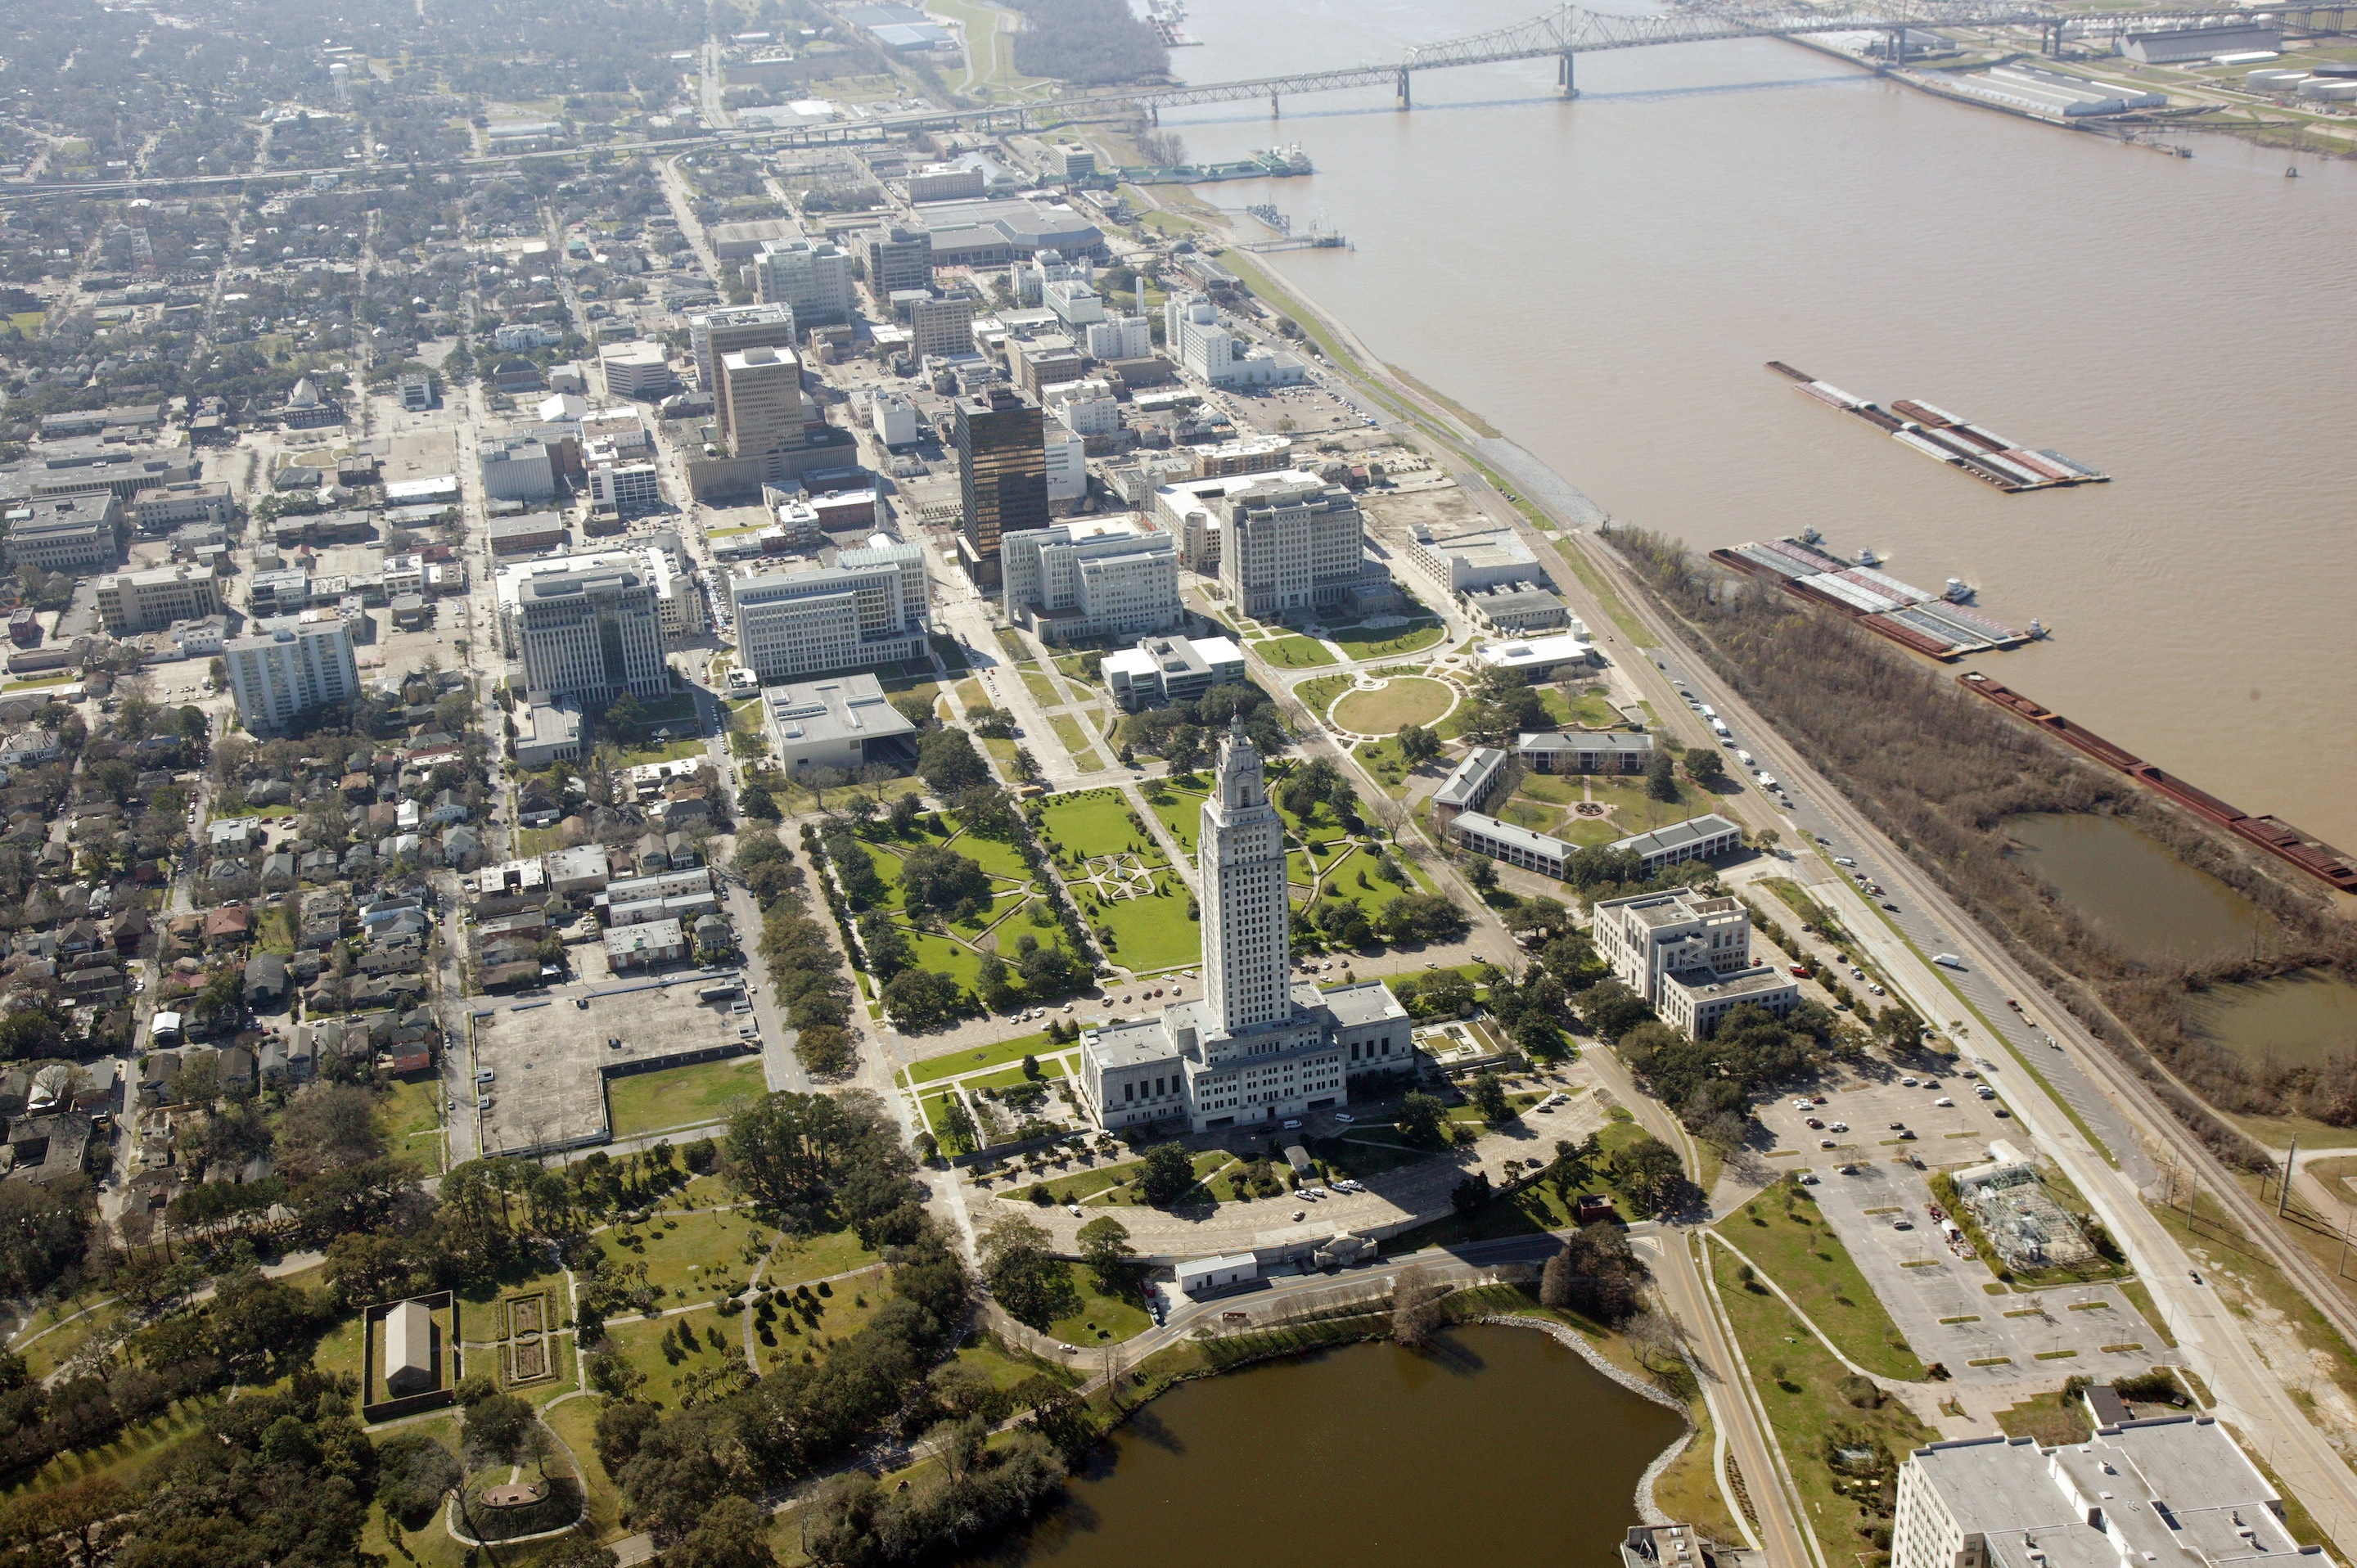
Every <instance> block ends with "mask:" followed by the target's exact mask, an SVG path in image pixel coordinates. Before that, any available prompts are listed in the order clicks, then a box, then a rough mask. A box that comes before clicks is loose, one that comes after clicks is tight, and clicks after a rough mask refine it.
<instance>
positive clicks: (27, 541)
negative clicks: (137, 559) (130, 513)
mask: <svg viewBox="0 0 2357 1568" xmlns="http://www.w3.org/2000/svg"><path fill="white" fill-rule="evenodd" d="M6 524H7V529H8V564H9V565H10V566H11V567H17V566H38V567H39V568H40V569H41V570H42V571H44V572H65V573H79V572H88V571H92V570H94V569H96V568H99V567H102V566H112V565H113V564H115V562H117V561H118V560H120V559H122V556H123V546H124V538H123V532H124V531H123V502H122V501H121V500H120V499H117V498H116V497H115V496H113V494H111V493H109V492H107V491H105V490H103V489H102V490H99V491H96V492H94V493H91V494H89V495H70V496H47V497H40V498H37V499H33V500H30V501H25V502H20V503H18V504H17V505H16V506H13V507H11V508H9V510H8V513H7V517H6Z"/></svg>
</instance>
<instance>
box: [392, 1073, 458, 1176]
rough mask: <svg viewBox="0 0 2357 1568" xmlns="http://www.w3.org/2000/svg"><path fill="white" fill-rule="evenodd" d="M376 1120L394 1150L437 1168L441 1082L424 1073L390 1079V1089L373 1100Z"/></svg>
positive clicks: (440, 1120)
mask: <svg viewBox="0 0 2357 1568" xmlns="http://www.w3.org/2000/svg"><path fill="white" fill-rule="evenodd" d="M376 1124H377V1126H378V1127H379V1128H380V1129H382V1132H383V1133H384V1137H385V1142H386V1143H388V1144H391V1145H392V1146H393V1153H395V1154H397V1155H408V1156H409V1157H410V1158H411V1159H413V1160H415V1161H417V1162H418V1164H420V1165H424V1166H425V1167H426V1168H427V1169H429V1170H430V1169H434V1168H436V1166H437V1165H439V1163H440V1159H441V1155H440V1152H439V1145H438V1144H436V1142H435V1138H436V1134H438V1133H440V1132H441V1131H442V1086H441V1084H440V1083H439V1082H437V1081H436V1079H433V1078H432V1077H430V1076H425V1075H421V1076H418V1077H414V1078H397V1079H393V1080H392V1082H391V1092H390V1093H388V1094H386V1095H385V1096H384V1097H383V1098H382V1099H381V1100H379V1101H377V1102H376Z"/></svg>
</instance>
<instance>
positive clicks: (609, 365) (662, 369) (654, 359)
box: [597, 339, 679, 398]
mask: <svg viewBox="0 0 2357 1568" xmlns="http://www.w3.org/2000/svg"><path fill="white" fill-rule="evenodd" d="M597 369H598V371H599V373H600V374H602V375H603V376H604V377H605V379H606V394H607V395H608V397H619V398H652V397H661V396H662V395H663V393H665V392H669V391H671V390H672V389H673V387H675V386H677V385H678V384H679V381H678V379H677V378H676V377H674V376H673V374H672V373H671V361H670V360H668V359H667V358H666V357H665V356H664V354H663V350H662V344H660V343H655V342H651V341H646V340H643V339H640V340H633V341H630V342H626V343H608V344H606V345H604V346H603V347H602V348H600V349H598V350H597Z"/></svg>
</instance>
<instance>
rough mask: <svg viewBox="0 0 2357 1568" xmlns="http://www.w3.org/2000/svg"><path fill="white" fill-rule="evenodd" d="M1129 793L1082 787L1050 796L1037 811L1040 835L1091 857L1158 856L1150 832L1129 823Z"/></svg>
mask: <svg viewBox="0 0 2357 1568" xmlns="http://www.w3.org/2000/svg"><path fill="white" fill-rule="evenodd" d="M1130 811H1131V807H1130V803H1129V797H1128V796H1127V795H1125V794H1123V793H1122V792H1121V791H1120V790H1118V789H1084V790H1082V791H1081V792H1079V793H1078V794H1071V795H1052V796H1049V799H1048V800H1047V803H1046V806H1045V809H1043V810H1042V811H1041V812H1040V813H1039V837H1040V839H1041V840H1042V841H1043V842H1045V843H1049V845H1050V846H1051V847H1052V848H1060V849H1062V850H1065V851H1066V852H1068V853H1070V854H1077V855H1080V856H1082V857H1083V858H1090V857H1093V856H1096V855H1101V854H1124V853H1127V854H1142V855H1145V856H1146V858H1147V859H1148V860H1159V859H1161V857H1162V852H1161V850H1160V849H1159V848H1158V847H1157V845H1156V844H1155V842H1154V838H1153V835H1152V834H1150V833H1148V832H1145V831H1143V830H1142V829H1138V828H1134V827H1132V826H1130V822H1129V814H1130Z"/></svg>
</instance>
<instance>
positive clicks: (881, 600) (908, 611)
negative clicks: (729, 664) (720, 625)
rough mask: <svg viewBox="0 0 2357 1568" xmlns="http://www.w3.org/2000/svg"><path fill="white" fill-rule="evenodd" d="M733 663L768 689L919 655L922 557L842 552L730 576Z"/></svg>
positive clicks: (905, 550)
mask: <svg viewBox="0 0 2357 1568" xmlns="http://www.w3.org/2000/svg"><path fill="white" fill-rule="evenodd" d="M727 593H728V600H729V605H730V608H731V611H732V613H733V614H734V616H735V617H736V621H737V660H738V661H739V662H740V663H742V664H743V665H744V666H745V667H746V668H747V669H748V670H751V671H753V672H754V673H755V674H756V675H758V676H759V678H760V680H761V681H762V682H763V683H764V684H765V685H767V684H774V683H781V682H788V681H791V680H794V679H796V678H798V677H801V676H806V675H823V674H827V673H831V672H833V671H842V670H873V669H875V668H876V667H877V665H880V664H895V663H899V662H901V661H903V660H921V659H922V658H924V657H925V639H926V636H927V634H928V632H929V631H930V629H931V626H930V620H929V616H930V613H931V611H930V606H929V604H928V596H929V595H928V582H927V577H926V573H925V554H924V551H923V550H922V549H920V547H918V546H917V545H914V544H884V545H872V546H870V547H868V548H866V549H864V550H845V551H843V552H841V553H838V554H837V555H836V556H835V559H834V565H832V566H823V567H818V568H816V569H813V570H808V571H799V572H761V573H737V574H732V575H730V576H729V578H728V584H727Z"/></svg>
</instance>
